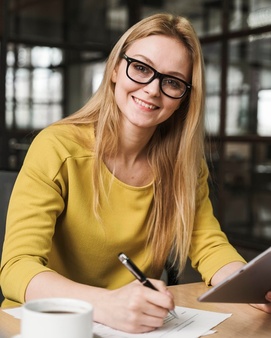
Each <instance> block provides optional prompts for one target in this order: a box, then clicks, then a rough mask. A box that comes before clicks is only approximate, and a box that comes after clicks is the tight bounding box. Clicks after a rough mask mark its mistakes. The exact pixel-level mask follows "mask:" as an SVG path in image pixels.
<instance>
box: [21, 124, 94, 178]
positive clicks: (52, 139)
mask: <svg viewBox="0 0 271 338" xmlns="http://www.w3.org/2000/svg"><path fill="white" fill-rule="evenodd" d="M93 135H94V132H93V126H91V125H78V126H77V125H76V126H75V125H68V124H67V125H66V124H65V125H64V124H54V125H51V126H49V127H47V128H45V129H43V130H42V131H41V132H40V133H39V134H38V135H37V136H36V137H35V138H34V140H33V142H32V143H31V145H30V148H29V150H28V152H27V155H26V157H25V161H24V166H25V167H31V168H35V169H36V170H40V171H47V172H48V171H51V170H53V171H54V172H56V171H57V170H59V168H60V167H61V166H62V165H63V163H64V162H65V161H66V160H68V159H75V160H76V159H78V158H83V157H92V156H93V151H92V150H91V149H92V147H91V144H93V143H94V136H93Z"/></svg>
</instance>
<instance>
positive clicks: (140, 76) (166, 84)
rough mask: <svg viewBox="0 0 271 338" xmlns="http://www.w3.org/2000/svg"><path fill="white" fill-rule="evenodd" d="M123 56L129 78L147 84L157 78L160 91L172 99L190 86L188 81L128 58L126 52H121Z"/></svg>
mask: <svg viewBox="0 0 271 338" xmlns="http://www.w3.org/2000/svg"><path fill="white" fill-rule="evenodd" d="M123 58H124V59H125V60H126V61H127V68H126V75H127V76H128V78H129V79H130V80H132V81H134V82H136V83H140V84H148V83H151V82H152V81H153V80H154V79H157V78H158V79H159V86H160V89H161V91H162V93H164V94H165V95H166V96H168V97H170V98H172V99H180V98H182V97H183V96H184V95H185V94H186V93H187V92H188V91H189V90H191V88H192V85H191V84H189V83H188V82H186V81H184V80H181V79H179V78H178V77H175V76H171V75H167V74H161V73H159V72H158V71H157V70H156V69H154V68H153V67H151V66H149V65H147V64H146V63H144V62H141V61H139V60H136V59H133V58H130V57H129V56H127V55H126V54H123Z"/></svg>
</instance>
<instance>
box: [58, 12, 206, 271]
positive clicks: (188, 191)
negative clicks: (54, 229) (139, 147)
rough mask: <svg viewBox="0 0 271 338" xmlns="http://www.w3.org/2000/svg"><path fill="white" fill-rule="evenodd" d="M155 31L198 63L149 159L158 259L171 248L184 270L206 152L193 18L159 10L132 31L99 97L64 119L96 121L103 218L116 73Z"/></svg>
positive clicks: (113, 140)
mask: <svg viewBox="0 0 271 338" xmlns="http://www.w3.org/2000/svg"><path fill="white" fill-rule="evenodd" d="M150 35H164V36H168V37H172V38H175V39H178V40H179V41H181V43H183V45H184V46H185V47H186V48H187V50H188V52H189V54H190V57H191V60H192V61H191V62H192V75H191V81H192V90H191V93H190V94H189V95H187V96H186V97H185V99H183V101H182V103H181V105H180V107H179V108H178V110H176V112H175V113H174V114H173V115H172V116H171V117H170V118H169V119H168V120H167V121H165V122H164V123H162V124H161V125H158V126H157V129H156V130H155V132H154V135H153V137H152V139H151V141H150V143H149V144H148V160H149V163H150V165H151V168H152V170H153V174H154V183H153V186H154V199H153V206H152V210H151V213H150V219H149V224H148V227H149V228H148V229H149V238H148V241H149V242H150V243H151V247H152V254H153V256H154V257H155V264H157V266H162V264H165V261H166V259H167V257H168V255H169V253H171V256H172V258H173V263H174V264H176V263H178V264H179V268H180V270H179V271H181V270H182V268H183V266H184V264H185V262H186V259H187V256H188V252H189V247H190V242H191V234H192V230H193V224H194V217H195V211H196V189H197V181H198V175H199V171H200V165H201V160H202V158H203V157H204V127H203V111H204V97H205V88H204V71H203V60H202V52H201V47H200V43H199V40H198V38H197V35H196V33H195V31H194V29H193V27H192V26H191V24H190V22H189V21H188V20H187V19H186V18H184V17H181V16H174V15H171V14H155V15H152V16H150V17H148V18H145V19H143V20H141V21H140V22H138V23H137V24H135V25H134V26H132V27H131V28H130V29H129V30H127V31H126V32H125V33H124V35H123V36H122V37H121V38H120V40H119V41H118V42H117V43H116V45H115V46H114V48H113V49H112V52H111V53H110V55H109V57H108V60H107V63H106V68H105V73H104V78H103V81H102V83H101V85H100V87H99V89H98V90H97V92H96V93H95V94H94V95H93V97H92V98H91V99H90V100H89V101H88V102H87V103H86V105H85V106H84V107H82V108H81V109H80V110H79V111H78V112H76V113H75V114H73V115H71V116H69V117H68V118H66V119H64V120H62V121H61V123H72V124H75V125H76V124H88V123H94V126H95V135H96V139H95V140H96V141H95V145H94V152H95V156H96V161H95V167H94V174H93V185H94V189H95V202H94V212H95V215H96V216H97V217H98V209H99V189H101V187H103V188H104V186H103V180H102V177H101V174H100V173H101V165H102V162H103V158H104V156H105V154H107V155H108V154H109V155H110V156H111V155H112V156H114V154H116V152H117V148H118V136H117V135H118V130H119V115H120V112H119V109H118V107H117V105H116V102H115V99H114V83H113V82H112V80H111V76H112V73H113V71H114V69H115V68H116V66H117V65H118V63H119V62H120V60H121V57H122V55H123V53H125V52H126V50H127V49H128V48H129V46H130V45H131V44H133V42H135V41H136V40H138V39H141V38H144V37H147V36H150Z"/></svg>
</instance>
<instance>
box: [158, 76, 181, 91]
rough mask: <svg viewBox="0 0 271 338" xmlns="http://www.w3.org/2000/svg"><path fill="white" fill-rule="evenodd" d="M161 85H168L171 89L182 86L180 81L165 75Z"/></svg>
mask: <svg viewBox="0 0 271 338" xmlns="http://www.w3.org/2000/svg"><path fill="white" fill-rule="evenodd" d="M163 86H167V87H170V88H172V89H180V88H182V87H183V85H182V82H181V81H178V80H177V79H174V78H170V77H166V78H164V79H163Z"/></svg>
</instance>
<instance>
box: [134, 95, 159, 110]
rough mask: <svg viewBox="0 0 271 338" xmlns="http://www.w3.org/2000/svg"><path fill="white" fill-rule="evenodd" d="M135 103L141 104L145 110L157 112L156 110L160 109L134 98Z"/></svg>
mask: <svg viewBox="0 0 271 338" xmlns="http://www.w3.org/2000/svg"><path fill="white" fill-rule="evenodd" d="M133 98H134V100H135V102H136V103H137V104H139V105H140V106H142V107H144V108H148V109H151V110H155V109H158V107H157V106H155V105H153V104H148V103H146V102H144V101H141V100H140V99H138V98H136V97H133Z"/></svg>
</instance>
